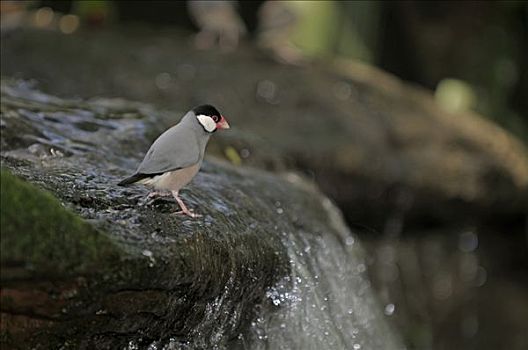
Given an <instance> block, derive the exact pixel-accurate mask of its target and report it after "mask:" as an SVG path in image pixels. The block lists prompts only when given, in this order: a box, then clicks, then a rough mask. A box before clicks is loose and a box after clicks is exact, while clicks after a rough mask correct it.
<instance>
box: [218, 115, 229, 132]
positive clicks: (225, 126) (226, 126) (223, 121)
mask: <svg viewBox="0 0 528 350" xmlns="http://www.w3.org/2000/svg"><path fill="white" fill-rule="evenodd" d="M216 128H217V129H229V123H228V122H227V120H226V118H224V116H223V115H221V116H220V120H219V121H218V123H216Z"/></svg>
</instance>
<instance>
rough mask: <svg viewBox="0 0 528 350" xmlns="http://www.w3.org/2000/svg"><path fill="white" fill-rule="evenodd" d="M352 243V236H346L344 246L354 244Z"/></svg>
mask: <svg viewBox="0 0 528 350" xmlns="http://www.w3.org/2000/svg"><path fill="white" fill-rule="evenodd" d="M354 241H355V240H354V237H352V236H348V237H347V238H346V239H345V244H346V245H352V244H354Z"/></svg>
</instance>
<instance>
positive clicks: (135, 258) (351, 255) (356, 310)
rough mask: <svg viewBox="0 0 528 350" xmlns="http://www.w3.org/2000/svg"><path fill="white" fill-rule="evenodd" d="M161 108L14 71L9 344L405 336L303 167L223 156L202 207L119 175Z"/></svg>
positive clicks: (199, 197)
mask: <svg viewBox="0 0 528 350" xmlns="http://www.w3.org/2000/svg"><path fill="white" fill-rule="evenodd" d="M149 108H150V107H148V106H145V105H139V104H135V103H128V102H126V101H123V100H115V99H98V100H97V101H92V102H86V101H75V100H64V99H60V98H57V97H54V96H50V95H46V94H44V93H41V92H39V91H37V90H35V89H34V88H32V87H31V86H28V85H27V84H25V83H23V82H22V83H21V82H13V81H3V82H2V100H1V125H2V133H1V139H0V142H1V144H2V152H1V161H2V166H3V167H4V169H6V170H8V171H9V172H10V173H12V174H14V176H16V178H15V177H14V176H13V175H10V174H9V173H7V172H3V173H2V259H1V260H0V263H1V266H0V267H1V269H2V270H1V272H2V273H1V278H0V286H1V298H2V299H1V301H2V303H1V305H0V308H1V312H2V322H1V323H0V325H1V331H2V334H3V336H2V342H3V343H2V348H4V347H7V348H9V347H14V348H21V349H25V348H28V347H35V348H43V349H48V348H61V347H62V348H72V349H78V348H81V349H94V348H96V349H116V348H124V347H128V348H148V347H150V348H152V347H155V348H163V347H166V348H167V349H172V348H185V349H211V348H218V349H222V348H233V347H236V346H238V347H240V348H247V347H249V348H254V349H260V348H266V347H267V348H273V349H293V348H299V349H310V348H312V349H320V348H325V347H331V348H353V347H354V345H356V344H357V345H359V346H360V347H363V348H399V347H400V343H399V341H398V339H397V337H396V336H395V335H394V333H392V331H391V330H390V328H389V327H388V325H387V324H386V323H385V320H384V319H383V315H382V313H381V312H380V309H379V307H378V304H377V301H376V298H375V297H374V295H373V292H372V290H371V289H370V285H369V283H368V280H367V279H366V278H365V262H364V259H363V251H362V249H361V248H360V247H359V244H358V243H357V241H356V240H355V238H354V237H353V236H352V235H351V233H350V232H349V231H348V229H347V228H346V226H345V225H344V224H343V220H342V218H341V217H340V213H339V212H338V211H337V209H336V208H335V207H334V206H333V205H332V204H331V202H330V201H329V200H328V199H327V198H325V197H324V196H323V195H321V193H319V191H318V190H317V189H316V188H315V187H314V186H313V185H312V184H310V183H308V182H306V181H305V180H303V179H302V178H300V177H298V176H295V175H292V174H284V175H280V176H278V175H273V174H270V173H267V172H264V171H261V170H256V169H250V168H243V167H235V166H232V165H229V164H226V163H223V162H219V161H218V160H214V159H210V160H209V161H207V162H205V163H204V165H203V168H202V171H201V172H200V173H199V174H198V175H197V176H196V178H195V180H194V182H193V183H192V184H191V185H190V186H189V188H188V189H187V190H186V191H184V192H183V193H182V196H183V197H184V200H185V201H186V202H187V203H188V205H190V206H191V207H193V208H195V209H196V211H198V212H199V213H200V214H202V215H203V217H202V218H199V219H189V218H187V217H182V216H177V215H173V214H171V212H172V211H174V210H175V209H176V208H175V203H174V202H173V201H172V200H171V199H169V198H160V199H156V200H155V201H154V202H152V203H150V204H149V203H144V200H143V198H144V196H145V195H146V194H147V190H146V189H145V188H143V187H141V186H137V187H131V188H122V187H119V186H116V184H117V183H118V182H119V180H120V179H121V178H122V177H124V176H126V175H128V174H130V172H132V171H133V170H134V168H135V167H136V165H137V163H138V161H139V159H140V157H141V155H142V154H143V152H144V151H145V149H146V148H147V147H148V144H149V139H150V134H151V133H152V130H153V128H152V125H154V124H155V121H156V120H159V118H162V117H163V116H160V113H159V112H157V111H155V110H153V109H151V108H150V109H149ZM21 179H23V180H25V181H27V182H29V183H31V184H28V183H26V182H23V181H22V180H21ZM35 187H38V188H39V189H35ZM42 189H44V190H46V191H48V192H42ZM54 197H55V198H54ZM61 203H62V204H61ZM63 206H64V207H66V208H64V207H63ZM72 211H73V213H72ZM77 215H78V216H77ZM80 218H82V220H81V219H80ZM4 226H5V227H6V228H7V229H6V230H4ZM4 231H5V233H4ZM4 235H5V238H6V239H5V240H4ZM356 347H357V346H356Z"/></svg>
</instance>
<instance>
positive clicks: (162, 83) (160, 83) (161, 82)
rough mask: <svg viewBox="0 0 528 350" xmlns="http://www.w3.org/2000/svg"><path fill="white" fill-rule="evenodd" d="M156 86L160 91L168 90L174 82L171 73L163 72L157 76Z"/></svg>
mask: <svg viewBox="0 0 528 350" xmlns="http://www.w3.org/2000/svg"><path fill="white" fill-rule="evenodd" d="M155 82H156V86H157V88H158V89H160V90H166V89H168V88H169V87H170V85H171V82H172V77H171V75H170V73H167V72H163V73H160V74H158V75H157V76H156V81H155Z"/></svg>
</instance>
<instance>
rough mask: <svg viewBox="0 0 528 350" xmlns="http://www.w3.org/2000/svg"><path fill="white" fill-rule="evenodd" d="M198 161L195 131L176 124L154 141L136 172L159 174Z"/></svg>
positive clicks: (198, 151)
mask: <svg viewBox="0 0 528 350" xmlns="http://www.w3.org/2000/svg"><path fill="white" fill-rule="evenodd" d="M199 161H200V147H199V146H198V141H197V139H196V135H195V133H193V132H192V131H190V130H187V129H186V128H183V127H182V126H181V125H176V126H173V127H172V128H170V129H169V130H167V131H165V132H164V133H163V134H161V135H160V136H159V137H158V138H157V139H156V141H154V143H153V144H152V146H150V149H149V150H148V152H147V154H146V155H145V158H144V159H143V161H142V162H141V164H140V165H139V167H138V170H137V173H139V174H159V173H164V172H167V171H173V170H177V169H181V168H186V167H189V166H191V165H194V164H196V163H198V162H199Z"/></svg>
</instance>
